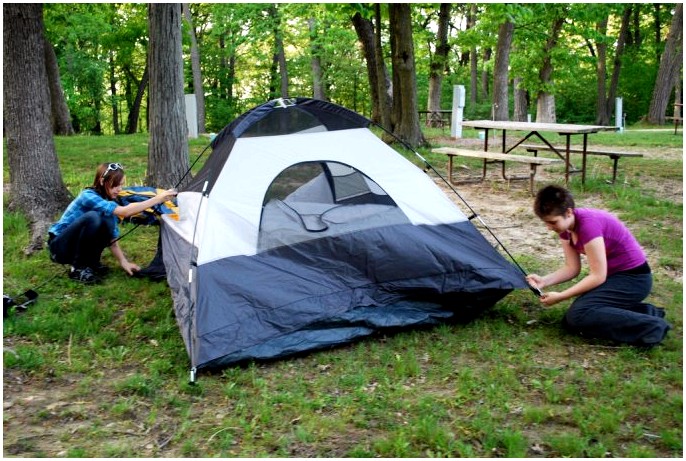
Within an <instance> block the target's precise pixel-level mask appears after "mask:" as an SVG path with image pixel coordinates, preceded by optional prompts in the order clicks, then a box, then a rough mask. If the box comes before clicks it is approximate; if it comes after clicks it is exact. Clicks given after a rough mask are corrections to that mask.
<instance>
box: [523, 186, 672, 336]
mask: <svg viewBox="0 0 686 461" xmlns="http://www.w3.org/2000/svg"><path fill="white" fill-rule="evenodd" d="M534 212H535V213H536V215H537V216H538V217H539V218H540V219H541V220H542V221H543V222H544V223H545V225H546V226H547V227H548V229H550V230H552V231H554V232H556V233H557V234H558V235H559V237H560V243H561V245H562V248H563V251H564V256H565V264H564V266H563V267H561V268H560V269H558V270H556V271H555V272H552V273H550V274H547V275H545V276H540V275H538V274H531V275H529V276H528V277H527V281H528V282H529V283H530V284H531V285H533V286H535V287H537V288H539V289H541V290H543V289H544V288H547V287H551V286H554V285H557V284H560V283H563V282H567V281H569V280H572V279H574V278H576V277H577V276H578V275H579V273H580V271H581V256H580V255H582V254H584V255H586V259H587V261H588V266H589V272H588V275H586V276H585V277H583V278H582V279H581V280H579V281H578V282H577V283H576V284H574V285H572V286H571V287H569V288H567V289H565V290H563V291H559V292H557V291H548V292H546V293H544V294H543V296H541V298H540V300H541V302H542V303H543V304H544V305H546V306H552V305H554V304H556V303H559V302H560V301H564V300H566V299H570V298H574V297H576V299H575V300H574V301H573V302H572V304H571V306H570V308H569V310H568V311H567V313H566V314H565V317H564V320H563V326H564V327H565V328H566V329H568V330H569V331H571V332H573V333H575V334H580V335H582V336H586V337H592V338H600V339H607V340H612V341H615V342H619V343H626V344H632V345H637V346H653V345H656V344H658V343H660V342H661V341H662V340H663V339H664V337H665V335H666V334H667V332H668V331H669V329H670V325H669V324H668V323H667V322H666V321H665V320H664V316H665V311H664V309H661V308H658V307H655V306H653V305H652V304H649V303H645V302H643V301H644V299H645V298H646V297H647V296H648V294H650V290H651V288H652V284H653V277H652V273H651V270H650V266H649V265H648V261H647V259H646V255H645V253H644V251H643V249H642V248H641V246H640V245H639V243H638V242H637V240H636V238H635V237H634V236H633V234H632V233H631V232H630V231H629V229H627V228H626V226H625V225H624V224H623V223H622V222H621V221H620V220H619V219H617V218H616V217H615V216H614V215H612V214H611V213H609V212H607V211H604V210H598V209H592V208H575V204H574V198H573V196H572V194H571V193H570V192H569V191H568V190H566V189H564V188H562V187H559V186H547V187H545V188H543V189H541V190H540V191H539V192H538V194H537V195H536V199H535V202H534Z"/></svg>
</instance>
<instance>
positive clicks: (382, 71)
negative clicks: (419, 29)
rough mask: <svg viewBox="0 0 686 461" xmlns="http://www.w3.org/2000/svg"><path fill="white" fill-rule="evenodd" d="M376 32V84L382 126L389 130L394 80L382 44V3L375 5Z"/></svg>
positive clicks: (391, 125) (391, 120)
mask: <svg viewBox="0 0 686 461" xmlns="http://www.w3.org/2000/svg"><path fill="white" fill-rule="evenodd" d="M374 16H375V22H376V32H375V34H374V52H375V53H376V75H377V78H376V84H377V85H378V87H379V90H378V91H379V110H380V112H381V126H383V127H384V128H386V129H387V130H392V129H393V80H392V79H391V77H390V75H389V74H388V68H387V67H386V61H385V60H384V55H383V47H382V45H381V5H379V4H378V3H377V4H375V6H374Z"/></svg>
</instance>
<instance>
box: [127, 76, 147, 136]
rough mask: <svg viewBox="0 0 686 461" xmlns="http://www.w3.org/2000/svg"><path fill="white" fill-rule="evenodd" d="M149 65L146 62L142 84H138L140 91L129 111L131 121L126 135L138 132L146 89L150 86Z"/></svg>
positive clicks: (128, 123) (128, 122)
mask: <svg viewBox="0 0 686 461" xmlns="http://www.w3.org/2000/svg"><path fill="white" fill-rule="evenodd" d="M148 67H149V66H148V64H147V62H146V64H145V69H144V70H143V76H142V77H141V80H140V82H138V89H137V90H136V97H135V99H134V100H133V104H132V105H131V109H130V110H129V119H128V121H127V123H126V133H127V134H134V133H136V132H137V131H138V119H139V117H140V114H141V104H142V103H143V96H144V95H145V88H146V87H147V86H148V79H149V73H148Z"/></svg>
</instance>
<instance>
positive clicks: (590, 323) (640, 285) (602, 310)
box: [563, 273, 671, 346]
mask: <svg viewBox="0 0 686 461" xmlns="http://www.w3.org/2000/svg"><path fill="white" fill-rule="evenodd" d="M652 285H653V276H652V274H624V273H619V274H614V275H611V276H609V277H608V278H607V280H606V281H605V283H603V284H602V285H600V286H598V287H596V288H594V289H593V290H591V291H589V292H586V293H584V294H583V295H581V296H579V297H578V298H577V299H576V300H575V301H574V302H573V303H572V305H571V306H570V308H569V310H568V311H567V314H566V315H565V318H564V320H563V326H564V327H565V328H566V329H567V330H569V331H570V332H572V333H575V334H580V335H582V336H586V337H589V338H600V339H609V340H613V341H617V342H620V343H627V344H632V345H636V346H653V345H656V344H658V343H660V342H661V341H662V340H663V339H664V337H665V335H666V334H667V332H668V331H669V330H670V329H671V326H670V325H669V324H668V323H667V322H666V321H665V320H664V318H663V317H664V315H665V313H664V309H660V308H656V307H655V306H653V305H652V304H648V303H644V302H643V300H644V299H645V298H646V297H647V296H648V294H649V293H650V290H651V288H652Z"/></svg>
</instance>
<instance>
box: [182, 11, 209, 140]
mask: <svg viewBox="0 0 686 461" xmlns="http://www.w3.org/2000/svg"><path fill="white" fill-rule="evenodd" d="M182 8H183V14H184V16H185V18H186V22H188V30H189V34H190V37H191V70H192V72H193V92H194V93H195V108H196V115H197V117H198V133H205V131H206V130H205V90H204V89H203V85H202V72H201V70H200V49H199V48H198V40H197V38H196V36H195V29H194V27H193V18H192V17H191V10H190V8H189V7H188V3H184V4H183V6H182Z"/></svg>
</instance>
